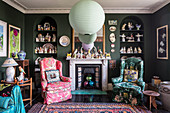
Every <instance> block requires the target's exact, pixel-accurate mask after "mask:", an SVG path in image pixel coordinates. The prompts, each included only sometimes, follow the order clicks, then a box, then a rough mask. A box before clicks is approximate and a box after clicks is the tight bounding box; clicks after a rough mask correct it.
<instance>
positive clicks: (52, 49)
mask: <svg viewBox="0 0 170 113" xmlns="http://www.w3.org/2000/svg"><path fill="white" fill-rule="evenodd" d="M47 44H48V43H47ZM44 45H45V44H44ZM44 45H43V47H36V48H35V53H45V54H47V53H52V54H54V53H57V47H56V46H55V47H53V46H50V47H46V46H44Z"/></svg>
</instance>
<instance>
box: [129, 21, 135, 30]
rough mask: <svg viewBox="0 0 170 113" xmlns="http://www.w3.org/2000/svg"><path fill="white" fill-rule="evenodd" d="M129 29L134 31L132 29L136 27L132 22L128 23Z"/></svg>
mask: <svg viewBox="0 0 170 113" xmlns="http://www.w3.org/2000/svg"><path fill="white" fill-rule="evenodd" d="M128 28H129V30H132V28H134V26H133V25H132V22H128Z"/></svg>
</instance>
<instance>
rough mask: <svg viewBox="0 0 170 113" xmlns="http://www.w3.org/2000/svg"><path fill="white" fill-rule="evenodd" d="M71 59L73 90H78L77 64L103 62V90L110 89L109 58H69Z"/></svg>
mask: <svg viewBox="0 0 170 113" xmlns="http://www.w3.org/2000/svg"><path fill="white" fill-rule="evenodd" d="M67 60H69V75H70V77H71V78H72V83H71V90H72V91H73V90H76V80H75V79H76V72H75V71H76V65H77V64H101V65H102V66H101V69H102V74H101V76H102V90H103V91H106V90H108V88H107V85H108V59H67Z"/></svg>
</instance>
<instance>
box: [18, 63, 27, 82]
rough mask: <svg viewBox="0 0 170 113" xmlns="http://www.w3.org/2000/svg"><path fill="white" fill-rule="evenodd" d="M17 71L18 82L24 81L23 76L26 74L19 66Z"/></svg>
mask: <svg viewBox="0 0 170 113" xmlns="http://www.w3.org/2000/svg"><path fill="white" fill-rule="evenodd" d="M19 71H20V75H19V77H17V79H18V81H21V80H24V74H26V73H25V71H24V70H23V68H22V67H21V66H19Z"/></svg>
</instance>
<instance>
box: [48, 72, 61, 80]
mask: <svg viewBox="0 0 170 113" xmlns="http://www.w3.org/2000/svg"><path fill="white" fill-rule="evenodd" d="M46 76H47V82H48V83H51V82H57V81H60V73H59V70H49V71H46Z"/></svg>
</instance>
